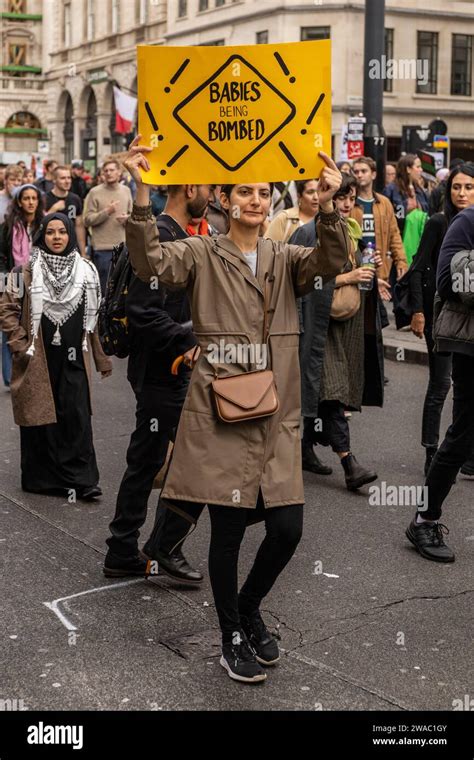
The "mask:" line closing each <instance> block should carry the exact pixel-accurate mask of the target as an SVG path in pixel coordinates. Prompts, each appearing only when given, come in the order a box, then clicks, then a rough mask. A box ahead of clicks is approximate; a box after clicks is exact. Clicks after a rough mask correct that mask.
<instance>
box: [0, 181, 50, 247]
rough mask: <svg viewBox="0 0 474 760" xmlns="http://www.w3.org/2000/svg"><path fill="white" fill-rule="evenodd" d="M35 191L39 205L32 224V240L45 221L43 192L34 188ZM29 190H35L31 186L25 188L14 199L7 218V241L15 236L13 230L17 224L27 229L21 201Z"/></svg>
mask: <svg viewBox="0 0 474 760" xmlns="http://www.w3.org/2000/svg"><path fill="white" fill-rule="evenodd" d="M34 189H35V192H36V195H37V196H38V205H37V207H36V211H35V216H34V219H33V222H32V229H31V233H32V239H33V238H34V237H35V235H36V234H37V232H38V230H39V228H40V225H41V222H42V220H43V216H44V210H43V196H42V195H41V192H40V190H39V189H37V188H34ZM28 190H33V188H32V187H31V186H30V185H28V187H24V188H23V189H22V190H20V192H19V193H17V195H16V196H15V197H14V198H13V200H12V202H11V205H10V211H9V213H8V214H7V215H6V216H5V231H6V236H7V240H11V238H12V235H13V228H14V226H15V224H17V223H19V224H22V225H23V226H24V227H26V223H25V214H24V211H23V209H22V207H21V206H20V201H21V198H22V195H23V193H26V192H27V191H28Z"/></svg>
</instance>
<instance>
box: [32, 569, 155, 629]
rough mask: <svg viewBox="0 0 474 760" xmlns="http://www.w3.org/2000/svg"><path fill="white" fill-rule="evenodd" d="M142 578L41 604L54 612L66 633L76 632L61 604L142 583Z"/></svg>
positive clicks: (91, 589)
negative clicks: (80, 597) (88, 595)
mask: <svg viewBox="0 0 474 760" xmlns="http://www.w3.org/2000/svg"><path fill="white" fill-rule="evenodd" d="M144 580H145V579H144V578H134V579H133V580H132V581H122V582H121V583H110V584H109V585H108V586H99V587H98V588H90V589H87V591H80V592H79V593H78V594H71V595H70V596H62V597H60V598H59V599H55V600H54V601H53V602H43V604H44V606H45V607H47V608H48V609H49V610H51V611H52V612H54V614H55V615H56V616H57V617H58V618H59V620H60V621H61V623H62V624H63V625H64V627H65V628H67V630H68V631H77V628H76V626H75V625H73V624H72V623H71V622H70V621H69V620H68V619H67V617H66V616H65V615H64V614H63V613H62V612H61V610H60V609H59V606H58V605H59V604H61V602H67V601H68V600H69V599H76V598H77V597H78V596H85V595H86V594H96V593H97V592H98V591H107V590H108V589H114V588H119V587H123V586H132V585H133V584H136V583H143V581H144Z"/></svg>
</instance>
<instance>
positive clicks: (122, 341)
mask: <svg viewBox="0 0 474 760" xmlns="http://www.w3.org/2000/svg"><path fill="white" fill-rule="evenodd" d="M132 275H133V271H132V267H131V264H130V261H129V258H128V250H127V247H126V246H125V244H124V243H120V245H116V246H114V248H113V253H112V261H111V263H110V269H109V274H108V277H107V287H106V291H105V295H104V297H103V298H102V301H101V304H100V310H99V321H98V326H99V339H100V342H101V345H102V348H103V350H104V353H105V354H107V356H118V357H119V359H125V357H127V356H128V354H129V351H130V341H129V337H128V320H127V314H126V310H125V303H126V298H127V293H128V286H129V285H130V280H131V278H132Z"/></svg>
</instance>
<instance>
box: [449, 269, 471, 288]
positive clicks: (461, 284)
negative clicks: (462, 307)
mask: <svg viewBox="0 0 474 760" xmlns="http://www.w3.org/2000/svg"><path fill="white" fill-rule="evenodd" d="M452 283H453V293H474V272H470V271H469V269H468V268H467V267H466V268H465V269H464V271H463V272H455V273H454V274H453V276H452Z"/></svg>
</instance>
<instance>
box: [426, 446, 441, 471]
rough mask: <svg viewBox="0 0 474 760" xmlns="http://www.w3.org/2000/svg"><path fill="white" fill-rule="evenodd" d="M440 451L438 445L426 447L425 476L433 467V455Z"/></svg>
mask: <svg viewBox="0 0 474 760" xmlns="http://www.w3.org/2000/svg"><path fill="white" fill-rule="evenodd" d="M437 451H438V447H437V446H427V447H426V459H425V478H426V476H427V475H428V471H429V469H430V467H431V462H432V461H433V457H434V455H435V454H436V452H437Z"/></svg>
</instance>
